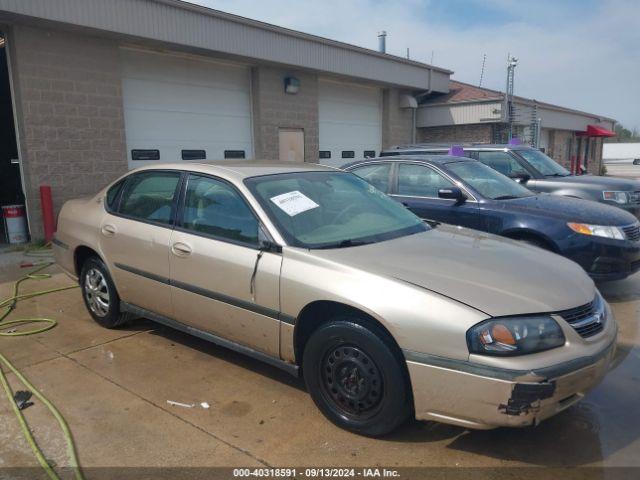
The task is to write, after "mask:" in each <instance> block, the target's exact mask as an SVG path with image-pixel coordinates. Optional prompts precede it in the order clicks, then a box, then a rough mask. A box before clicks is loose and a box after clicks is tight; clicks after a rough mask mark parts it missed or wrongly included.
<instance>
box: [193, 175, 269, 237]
mask: <svg viewBox="0 0 640 480" xmlns="http://www.w3.org/2000/svg"><path fill="white" fill-rule="evenodd" d="M182 227H183V228H184V229H186V230H189V231H192V232H194V233H200V234H204V235H209V236H213V237H217V238H220V239H223V240H231V241H234V242H240V243H243V244H249V245H252V246H255V245H257V244H258V220H257V219H256V217H255V215H254V214H253V212H252V211H251V209H250V208H249V206H248V205H247V203H246V202H245V200H244V198H242V196H241V195H240V193H239V192H238V191H237V190H236V189H235V188H233V187H232V186H231V185H229V184H228V183H225V182H223V181H221V180H216V179H214V178H210V177H203V176H200V175H195V174H191V175H189V179H188V181H187V191H186V194H185V203H184V213H183V219H182Z"/></svg>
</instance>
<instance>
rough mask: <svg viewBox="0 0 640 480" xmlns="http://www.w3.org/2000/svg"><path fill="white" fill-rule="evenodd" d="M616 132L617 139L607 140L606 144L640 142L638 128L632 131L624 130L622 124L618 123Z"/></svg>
mask: <svg viewBox="0 0 640 480" xmlns="http://www.w3.org/2000/svg"><path fill="white" fill-rule="evenodd" d="M614 130H615V132H616V136H615V137H611V138H605V140H604V141H605V142H607V143H636V142H640V132H638V128H637V127H635V128H633V129H632V130H629V129H627V128H624V126H622V125H621V124H620V123H616V126H615V128H614Z"/></svg>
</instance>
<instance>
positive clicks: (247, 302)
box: [169, 173, 282, 357]
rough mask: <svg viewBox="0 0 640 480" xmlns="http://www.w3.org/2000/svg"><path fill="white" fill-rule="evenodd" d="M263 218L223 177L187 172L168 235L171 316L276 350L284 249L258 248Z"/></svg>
mask: <svg viewBox="0 0 640 480" xmlns="http://www.w3.org/2000/svg"><path fill="white" fill-rule="evenodd" d="M260 228H261V227H260V223H259V221H258V218H257V217H256V215H255V213H254V212H253V210H252V209H251V208H250V207H249V205H248V204H247V202H246V201H245V199H244V197H243V196H242V194H241V193H240V192H239V191H238V190H237V189H236V188H235V187H234V186H233V185H231V184H230V183H228V182H226V181H225V180H222V179H219V178H216V177H211V176H206V175H199V174H194V173H190V174H189V175H188V178H187V184H186V187H185V193H184V198H183V200H182V201H181V207H180V211H179V214H178V223H177V225H176V228H175V230H174V231H173V234H172V236H171V242H170V243H171V245H170V253H169V267H170V276H171V295H172V300H173V310H174V312H173V317H174V318H175V319H176V320H178V321H179V322H181V323H184V324H187V325H191V326H193V327H196V328H198V329H199V330H204V331H207V332H210V333H213V334H215V335H218V336H220V337H223V338H226V339H228V340H231V341H233V342H236V343H239V344H242V345H245V346H248V347H250V348H253V349H255V350H259V351H261V352H264V353H267V354H269V355H271V356H273V357H278V356H279V344H280V343H279V332H280V321H279V319H278V313H279V311H280V265H281V263H282V256H281V255H280V254H279V253H272V252H266V251H265V252H263V251H260V250H259V248H258V245H259V241H258V238H259V231H260Z"/></svg>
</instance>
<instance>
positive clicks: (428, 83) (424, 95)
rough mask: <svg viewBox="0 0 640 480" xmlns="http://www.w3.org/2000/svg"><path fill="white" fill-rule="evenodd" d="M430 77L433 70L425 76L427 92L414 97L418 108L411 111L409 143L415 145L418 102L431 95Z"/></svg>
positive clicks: (430, 69)
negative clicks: (411, 123)
mask: <svg viewBox="0 0 640 480" xmlns="http://www.w3.org/2000/svg"><path fill="white" fill-rule="evenodd" d="M432 76H433V69H432V68H429V74H428V75H427V90H426V91H424V92H422V93H420V94H419V95H416V102H417V103H418V106H417V107H416V108H414V109H413V119H412V122H413V125H412V130H411V143H414V144H415V143H416V142H417V134H418V132H417V130H418V127H417V125H416V123H417V117H418V108H419V107H420V101H421V100H422V99H423V98H424V97H426V96H428V95H430V94H431V92H432V91H433V89H432V88H431V81H432Z"/></svg>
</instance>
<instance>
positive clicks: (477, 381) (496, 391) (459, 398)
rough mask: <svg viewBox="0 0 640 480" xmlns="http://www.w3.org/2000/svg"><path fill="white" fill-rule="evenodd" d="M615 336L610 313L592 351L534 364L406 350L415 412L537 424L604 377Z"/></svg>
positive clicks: (486, 423)
mask: <svg viewBox="0 0 640 480" xmlns="http://www.w3.org/2000/svg"><path fill="white" fill-rule="evenodd" d="M616 337H617V326H616V325H615V320H614V319H613V317H611V322H610V324H609V325H608V328H606V330H605V332H603V334H602V335H601V338H600V339H599V341H597V342H592V344H591V345H590V346H591V347H592V348H591V349H589V353H588V354H585V355H583V356H579V357H576V358H574V359H571V360H568V361H564V362H561V363H557V364H555V365H553V366H551V367H543V368H536V369H531V370H516V369H510V368H500V367H497V366H493V365H481V364H477V363H472V362H468V361H458V360H450V359H442V358H440V357H433V356H430V355H424V354H416V353H415V352H407V351H405V352H404V353H405V357H406V360H407V367H408V370H409V375H410V377H411V383H412V387H413V397H414V406H415V413H416V418H417V419H418V420H434V421H438V422H444V423H450V424H454V425H460V426H463V427H467V428H474V429H491V428H495V427H501V426H509V427H524V426H529V425H536V424H538V423H539V422H541V421H542V420H545V419H547V418H549V417H551V416H553V415H555V414H557V413H559V412H561V411H562V410H564V409H566V408H568V407H570V406H571V405H573V404H574V403H576V402H578V401H579V400H580V399H581V398H583V397H584V395H585V394H586V393H587V392H588V391H589V390H591V389H592V388H594V387H595V386H596V385H598V384H599V383H600V382H601V380H602V379H603V378H604V376H605V374H606V373H607V372H608V370H609V366H610V364H611V361H612V359H613V356H614V354H615V349H616ZM594 343H595V344H594ZM596 346H597V347H598V348H597V349H594V348H593V347H596Z"/></svg>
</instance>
